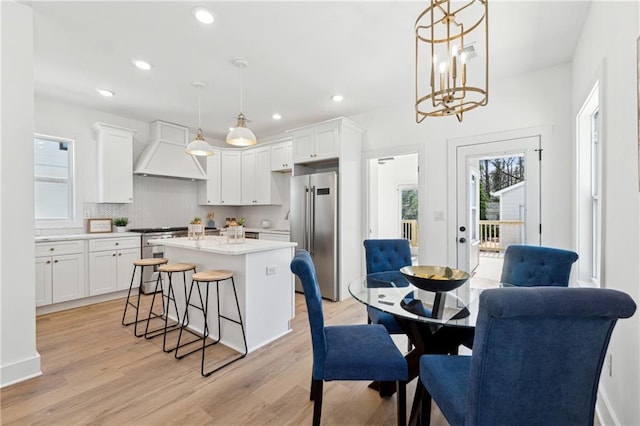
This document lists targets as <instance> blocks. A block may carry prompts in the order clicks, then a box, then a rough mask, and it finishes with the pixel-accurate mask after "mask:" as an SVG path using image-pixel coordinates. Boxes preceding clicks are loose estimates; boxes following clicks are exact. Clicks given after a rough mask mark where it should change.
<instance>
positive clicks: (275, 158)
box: [271, 140, 293, 172]
mask: <svg viewBox="0 0 640 426" xmlns="http://www.w3.org/2000/svg"><path fill="white" fill-rule="evenodd" d="M291 146H292V143H291V140H289V141H287V142H281V143H277V144H274V145H272V146H271V171H272V172H288V171H291V167H292V166H293V161H292V155H291V154H292V153H291Z"/></svg>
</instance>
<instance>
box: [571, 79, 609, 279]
mask: <svg viewBox="0 0 640 426" xmlns="http://www.w3.org/2000/svg"><path fill="white" fill-rule="evenodd" d="M600 112H601V111H600V108H599V98H598V85H597V84H596V85H595V86H594V88H593V90H592V91H591V93H590V94H589V96H588V97H587V100H586V101H585V103H584V105H583V107H582V109H581V110H580V112H579V113H578V116H577V118H576V126H577V129H576V135H577V138H578V140H577V166H578V167H577V171H578V176H577V214H578V217H577V219H578V220H577V232H576V235H577V248H578V253H580V259H578V281H579V283H580V285H582V286H600V285H601V282H602V225H601V224H602V195H603V194H602V140H601V135H600V132H599V129H600V120H601V114H600Z"/></svg>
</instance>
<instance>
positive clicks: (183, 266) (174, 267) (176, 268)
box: [144, 263, 196, 352]
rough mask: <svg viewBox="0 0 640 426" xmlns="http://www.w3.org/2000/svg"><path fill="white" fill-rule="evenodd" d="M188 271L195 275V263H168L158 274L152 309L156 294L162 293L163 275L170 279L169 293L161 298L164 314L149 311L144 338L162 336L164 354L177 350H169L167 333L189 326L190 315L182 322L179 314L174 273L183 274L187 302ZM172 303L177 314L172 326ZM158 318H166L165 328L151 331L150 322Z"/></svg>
mask: <svg viewBox="0 0 640 426" xmlns="http://www.w3.org/2000/svg"><path fill="white" fill-rule="evenodd" d="M188 271H193V272H194V274H195V272H196V265H195V264H194V263H168V264H166V265H162V266H160V267H159V268H158V272H159V273H158V279H157V280H156V288H155V292H154V293H153V299H152V301H151V307H152V308H153V306H154V302H155V299H156V294H157V293H158V291H159V290H160V291H161V290H162V274H163V273H165V274H167V277H168V280H167V282H168V283H169V284H168V285H167V293H166V294H165V293H164V292H162V296H161V297H162V314H156V313H154V312H153V309H150V310H149V321H147V327H146V329H145V332H144V337H145V338H147V339H152V338H154V337H156V336H159V335H162V350H163V351H164V352H171V351H173V350H175V349H176V347H175V346H174V347H173V348H167V333H169V332H171V331H175V330H178V329H181V328H182V327H184V326H185V325H186V324H189V316H188V313H187V314H186V315H187V316H186V317H183V318H182V320H180V313H179V312H178V304H177V303H176V294H175V291H174V289H173V273H174V272H182V281H183V283H184V299H185V301H187V300H188V298H187V275H186V273H187V272H188ZM165 298H166V299H167V303H166V307H165V303H164V299H165ZM171 302H173V308H174V311H175V313H176V321H175V322H173V323H172V324H169V313H170V310H171V306H170V305H171ZM186 303H188V302H186ZM158 316H163V317H164V326H162V327H159V328H156V329H155V330H149V322H150V321H151V318H152V317H158Z"/></svg>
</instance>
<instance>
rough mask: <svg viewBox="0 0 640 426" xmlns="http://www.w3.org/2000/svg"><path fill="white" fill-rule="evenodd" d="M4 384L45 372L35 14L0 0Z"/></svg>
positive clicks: (0, 358) (0, 352) (0, 372)
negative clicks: (40, 335) (36, 224)
mask: <svg viewBox="0 0 640 426" xmlns="http://www.w3.org/2000/svg"><path fill="white" fill-rule="evenodd" d="M0 40H1V43H2V48H1V50H0V52H1V56H0V62H1V72H0V96H1V98H0V99H1V102H2V103H1V106H0V114H1V116H0V127H1V128H0V135H1V136H0V139H1V143H0V223H1V224H2V227H1V228H0V339H1V341H0V386H7V385H9V384H11V383H13V382H16V381H20V380H24V379H25V378H29V377H34V376H37V375H40V374H41V373H40V355H39V354H38V352H37V351H36V324H35V315H36V307H35V285H33V283H35V269H34V267H33V265H34V258H35V247H34V244H33V232H34V229H33V208H34V206H33V16H32V10H31V8H30V7H28V6H25V5H23V4H18V3H15V2H13V1H3V2H0Z"/></svg>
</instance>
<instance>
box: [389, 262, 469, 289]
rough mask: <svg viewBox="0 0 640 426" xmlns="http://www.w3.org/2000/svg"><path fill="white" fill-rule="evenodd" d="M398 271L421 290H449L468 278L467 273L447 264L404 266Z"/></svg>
mask: <svg viewBox="0 0 640 426" xmlns="http://www.w3.org/2000/svg"><path fill="white" fill-rule="evenodd" d="M400 273H402V275H404V276H405V278H407V280H409V282H411V284H413V285H414V286H416V287H418V288H419V289H421V290H428V291H451V290H455V289H456V288H458V287H460V286H461V285H462V284H464V283H465V282H466V281H467V280H468V279H469V273H468V272H465V271H461V270H459V269H452V268H449V267H447V266H421V265H413V266H405V267H403V268H400Z"/></svg>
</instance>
